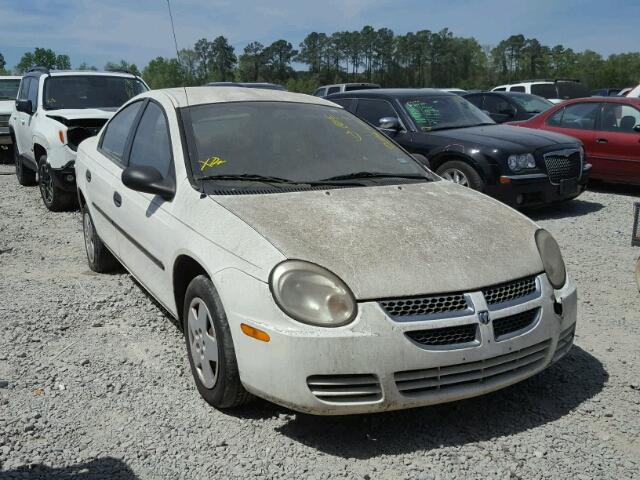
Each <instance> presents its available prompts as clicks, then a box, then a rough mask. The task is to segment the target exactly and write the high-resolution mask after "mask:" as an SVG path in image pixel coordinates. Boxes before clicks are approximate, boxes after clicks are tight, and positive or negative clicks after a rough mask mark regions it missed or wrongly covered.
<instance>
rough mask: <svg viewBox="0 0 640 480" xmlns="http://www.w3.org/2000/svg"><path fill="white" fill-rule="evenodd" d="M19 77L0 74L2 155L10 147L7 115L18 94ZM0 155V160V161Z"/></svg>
mask: <svg viewBox="0 0 640 480" xmlns="http://www.w3.org/2000/svg"><path fill="white" fill-rule="evenodd" d="M19 85H20V77H9V76H0V155H2V156H4V155H5V154H6V153H7V151H8V150H9V149H10V148H11V144H12V142H11V135H10V134H9V117H10V116H11V112H12V111H13V104H14V103H15V100H16V95H17V94H18V86H19ZM1 158H2V157H0V161H1Z"/></svg>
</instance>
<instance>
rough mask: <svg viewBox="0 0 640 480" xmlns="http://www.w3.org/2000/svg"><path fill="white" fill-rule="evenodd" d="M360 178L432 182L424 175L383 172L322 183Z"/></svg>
mask: <svg viewBox="0 0 640 480" xmlns="http://www.w3.org/2000/svg"><path fill="white" fill-rule="evenodd" d="M358 178H408V179H415V180H424V181H425V182H430V181H431V179H430V178H429V177H426V176H424V175H420V174H417V173H416V174H414V173H383V172H354V173H349V174H347V175H337V176H335V177H329V178H324V179H322V180H321V181H322V182H325V181H335V180H351V179H358Z"/></svg>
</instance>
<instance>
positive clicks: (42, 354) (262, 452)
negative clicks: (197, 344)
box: [0, 166, 640, 480]
mask: <svg viewBox="0 0 640 480" xmlns="http://www.w3.org/2000/svg"><path fill="white" fill-rule="evenodd" d="M12 172H13V168H12V166H3V167H0V190H1V191H2V197H1V200H0V272H1V278H2V281H1V283H0V322H1V323H0V325H1V327H2V334H1V335H0V478H2V479H3V480H4V479H14V478H15V479H27V478H28V479H35V478H43V479H44V478H47V479H48V478H81V479H98V478H105V479H106V478H109V479H114V478H117V479H156V478H158V479H164V478H169V479H175V478H198V479H204V478H220V479H227V478H239V479H240V478H242V479H250V478H285V477H286V478H296V479H298V478H310V479H315V478H317V479H334V478H349V479H351V478H355V479H389V480H391V479H393V480H396V479H404V478H407V479H414V478H415V479H445V478H465V479H476V478H477V479H487V478H500V479H505V478H512V479H540V478H553V479H567V478H571V479H590V478H610V479H631V478H640V440H639V438H640V347H639V346H638V345H639V344H640V314H639V313H638V299H639V294H638V291H637V289H636V287H635V284H634V280H633V268H634V265H635V261H636V257H637V256H638V255H639V254H640V249H635V250H634V249H633V248H632V247H630V246H629V245H630V230H631V222H632V203H633V201H634V198H635V197H636V196H637V195H638V194H639V193H640V190H630V189H621V188H612V187H607V188H606V189H605V188H603V187H600V189H599V190H597V191H591V192H588V193H586V194H584V195H582V196H581V197H580V198H579V199H578V200H575V201H573V202H571V203H569V204H567V205H564V206H562V207H554V208H549V209H545V210H540V211H535V212H530V215H531V216H532V217H533V218H534V219H535V220H536V221H538V222H539V223H540V224H541V225H542V226H544V227H545V228H547V229H548V230H550V231H551V232H552V233H553V234H554V235H555V236H556V238H557V239H558V242H559V243H560V244H561V246H562V248H563V250H564V253H565V260H566V263H567V265H568V268H569V271H570V272H571V274H572V275H573V277H574V278H575V279H576V281H577V283H578V287H579V303H580V314H579V326H578V329H577V336H576V346H574V348H573V349H572V351H571V352H570V353H569V354H568V355H567V357H565V359H564V360H563V361H561V362H560V363H559V364H557V365H555V366H553V367H551V368H549V369H548V370H546V371H545V372H543V373H542V374H540V375H538V376H537V377H534V378H532V379H529V380H527V381H525V382H522V383H521V384H518V385H515V386H513V387H511V388H508V389H506V390H502V391H500V392H497V393H494V394H491V395H487V396H484V397H480V398H475V399H470V400H466V401H462V402H458V403H453V404H448V405H440V406H436V407H430V408H422V409H417V410H410V411H402V412H393V413H383V414H376V415H366V416H355V417H346V418H345V417H342V418H322V417H312V416H307V415H301V414H296V413H293V412H291V411H289V410H286V409H284V408H280V407H277V406H274V405H272V404H269V403H267V402H264V401H256V402H255V403H253V404H251V405H250V406H248V407H246V408H243V409H241V410H239V411H236V412H233V413H221V412H219V411H216V410H214V409H212V408H210V407H209V406H208V405H207V404H206V403H205V402H204V401H202V400H201V399H200V398H199V396H198V394H197V392H196V389H195V387H194V384H193V382H192V380H191V375H190V373H189V370H188V363H187V358H186V355H185V349H184V345H183V339H182V336H181V333H180V331H179V330H178V328H176V326H175V325H174V324H173V323H172V322H171V321H169V318H168V316H166V315H165V313H164V312H163V311H162V310H161V309H159V308H158V307H157V306H156V305H155V304H154V302H153V301H152V300H151V299H150V298H149V297H148V296H147V295H146V294H145V293H144V292H143V291H142V290H141V288H140V287H139V286H138V285H137V284H136V283H135V282H134V281H133V280H132V278H131V277H130V276H129V275H127V274H125V273H118V274H112V275H97V274H94V273H92V272H90V271H89V270H88V267H87V264H86V259H85V253H84V248H83V240H82V230H81V223H80V215H79V214H78V213H75V212H74V213H62V214H53V213H49V212H48V211H47V210H46V209H45V208H44V206H43V205H42V202H41V200H40V196H39V192H38V190H37V188H24V187H19V186H18V184H17V181H16V179H15V177H14V176H13V175H11V173H12Z"/></svg>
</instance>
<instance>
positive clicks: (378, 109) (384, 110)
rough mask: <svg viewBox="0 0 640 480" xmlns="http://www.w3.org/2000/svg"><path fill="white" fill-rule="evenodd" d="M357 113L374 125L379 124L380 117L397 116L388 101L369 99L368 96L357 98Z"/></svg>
mask: <svg viewBox="0 0 640 480" xmlns="http://www.w3.org/2000/svg"><path fill="white" fill-rule="evenodd" d="M357 115H358V116H359V117H360V118H363V119H365V120H366V121H367V122H369V123H370V124H371V125H373V126H375V127H377V126H378V125H379V124H380V119H381V118H384V117H396V118H398V114H397V113H396V111H395V110H394V108H393V107H392V106H391V104H390V103H389V102H387V101H386V100H371V99H368V98H361V99H360V100H358V110H357Z"/></svg>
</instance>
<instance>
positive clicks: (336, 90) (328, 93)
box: [327, 87, 340, 95]
mask: <svg viewBox="0 0 640 480" xmlns="http://www.w3.org/2000/svg"><path fill="white" fill-rule="evenodd" d="M339 92H340V87H330V88H329V91H328V92H327V95H331V94H332V93H339Z"/></svg>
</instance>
